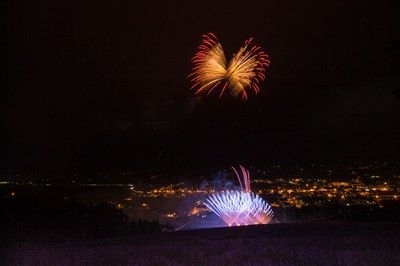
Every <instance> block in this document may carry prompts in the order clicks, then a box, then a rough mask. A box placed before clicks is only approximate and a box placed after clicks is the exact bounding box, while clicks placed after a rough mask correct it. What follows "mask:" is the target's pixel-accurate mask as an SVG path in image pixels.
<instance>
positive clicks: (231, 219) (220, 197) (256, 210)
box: [204, 166, 274, 226]
mask: <svg viewBox="0 0 400 266" xmlns="http://www.w3.org/2000/svg"><path fill="white" fill-rule="evenodd" d="M232 168H233V167H232ZM233 170H234V171H235V174H236V176H237V178H238V180H239V183H240V188H241V190H227V191H221V192H217V193H215V194H213V195H211V196H209V197H208V198H207V199H206V201H205V203H204V205H206V206H207V208H209V209H210V210H212V211H213V212H214V213H215V214H216V215H218V216H219V217H220V218H221V219H222V220H223V221H224V222H225V223H226V224H227V225H229V226H232V225H237V226H239V225H250V224H267V223H269V222H270V220H271V219H272V217H273V216H274V212H273V210H272V208H271V206H270V205H269V204H268V203H267V202H265V201H264V200H263V199H262V198H261V197H260V196H259V195H257V194H254V193H253V192H251V191H250V175H249V172H248V171H247V170H246V169H245V168H244V167H242V166H240V171H241V173H242V178H243V182H242V180H241V178H240V175H239V173H238V171H237V170H236V169H235V168H233ZM243 184H244V185H243Z"/></svg>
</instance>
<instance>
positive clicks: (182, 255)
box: [0, 223, 400, 265]
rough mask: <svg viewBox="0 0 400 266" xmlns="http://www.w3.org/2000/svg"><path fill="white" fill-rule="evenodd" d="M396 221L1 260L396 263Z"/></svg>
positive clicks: (220, 234) (32, 247)
mask: <svg viewBox="0 0 400 266" xmlns="http://www.w3.org/2000/svg"><path fill="white" fill-rule="evenodd" d="M399 236H400V225H399V224H360V223H325V224H318V223H317V224H313V223H293V224H270V225H263V226H246V227H231V228H214V229H201V230H191V231H189V230H188V231H180V232H171V233H162V234H155V235H142V236H132V237H126V238H113V239H101V240H98V241H81V242H62V243H59V242H58V243H24V244H21V245H18V246H15V247H6V248H3V249H2V250H0V257H2V258H4V260H3V262H4V264H6V265H88V264H89V265H92V264H96V265H99V264H100V265H400V253H399V250H400V242H399Z"/></svg>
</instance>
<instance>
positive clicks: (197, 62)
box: [189, 33, 270, 100]
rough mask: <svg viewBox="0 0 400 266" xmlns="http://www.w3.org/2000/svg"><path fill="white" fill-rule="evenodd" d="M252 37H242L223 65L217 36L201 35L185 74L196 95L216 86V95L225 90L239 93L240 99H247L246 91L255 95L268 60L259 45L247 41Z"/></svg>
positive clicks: (223, 60)
mask: <svg viewBox="0 0 400 266" xmlns="http://www.w3.org/2000/svg"><path fill="white" fill-rule="evenodd" d="M252 40H253V39H252V38H250V39H248V40H246V41H245V42H244V44H243V46H242V47H241V48H240V49H239V51H238V52H237V53H236V54H234V55H233V58H232V60H231V61H230V62H229V64H227V61H226V58H225V54H224V50H223V49H222V45H221V44H220V43H219V41H218V39H217V37H216V36H215V35H214V34H213V33H207V34H205V35H203V36H202V41H201V43H200V45H199V46H198V51H197V53H196V54H195V55H194V57H193V58H192V64H193V72H192V73H191V74H190V75H189V77H190V78H191V81H192V83H193V86H192V89H195V90H196V94H199V93H202V92H207V95H209V94H210V93H211V92H212V91H213V90H214V89H219V90H220V93H219V97H221V96H222V95H223V94H224V92H225V91H229V92H230V93H231V94H232V95H233V96H235V97H236V96H239V95H241V97H242V99H243V100H246V99H247V91H253V92H254V93H255V94H257V93H258V92H259V91H260V88H259V83H260V82H261V81H263V80H264V79H265V72H266V69H267V68H268V67H269V65H270V60H269V57H268V55H267V54H266V53H265V52H263V51H262V50H261V48H260V47H258V46H255V45H252V44H251V42H252Z"/></svg>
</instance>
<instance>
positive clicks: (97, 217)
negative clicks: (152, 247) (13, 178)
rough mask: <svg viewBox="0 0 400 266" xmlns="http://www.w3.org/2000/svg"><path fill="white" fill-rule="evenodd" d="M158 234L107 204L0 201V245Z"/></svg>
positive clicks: (152, 224) (151, 223)
mask: <svg viewBox="0 0 400 266" xmlns="http://www.w3.org/2000/svg"><path fill="white" fill-rule="evenodd" d="M161 231H162V226H161V225H160V224H159V223H158V222H157V221H146V220H139V221H130V220H129V218H128V216H127V215H126V214H124V212H123V211H122V210H119V209H116V208H115V207H114V206H113V205H111V204H108V203H99V204H93V205H92V204H84V203H79V202H75V201H72V200H49V199H32V198H3V199H0V243H2V244H3V245H4V244H5V245H7V244H8V243H15V242H21V241H23V242H26V241H60V240H65V239H93V238H102V237H113V236H121V235H128V234H149V233H158V232H161Z"/></svg>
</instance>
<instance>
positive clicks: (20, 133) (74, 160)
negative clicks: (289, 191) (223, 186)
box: [1, 0, 400, 173]
mask: <svg viewBox="0 0 400 266" xmlns="http://www.w3.org/2000/svg"><path fill="white" fill-rule="evenodd" d="M82 2H85V3H82ZM115 2H116V3H114V1H93V2H92V3H86V1H44V0H39V1H3V2H2V4H1V5H2V10H4V11H5V16H4V17H3V24H4V25H5V31H3V32H4V33H3V34H2V35H3V36H5V38H4V39H3V41H2V46H3V48H2V50H3V51H5V52H6V59H5V60H4V61H3V60H2V63H1V66H2V73H3V77H4V78H3V82H4V86H2V87H5V88H6V90H5V93H4V97H2V98H3V99H4V101H3V102H4V104H2V105H3V107H5V108H4V109H5V110H4V112H3V114H5V116H4V118H5V119H4V123H3V126H4V128H5V135H4V136H5V138H4V139H5V143H4V145H3V147H4V148H2V151H3V152H4V153H3V155H2V171H3V172H10V173H11V172H16V171H22V170H30V169H34V170H48V169H69V168H73V167H78V168H85V167H87V168H91V169H103V168H106V169H107V168H119V167H121V168H149V167H168V166H169V167H174V166H177V165H181V166H184V167H185V166H187V167H190V166H197V165H201V166H206V165H230V164H236V163H244V164H256V163H257V164H258V163H262V164H268V163H271V162H303V161H325V160H338V161H342V160H375V159H398V155H397V153H398V151H399V150H400V137H399V136H400V99H399V97H400V96H398V94H396V91H397V92H398V90H399V88H400V76H399V73H400V72H399V71H400V30H399V27H398V25H400V16H399V15H398V14H399V12H400V6H399V4H397V2H398V1H320V0H318V1H316V0H311V1H242V2H241V4H233V3H232V2H231V1H226V2H221V1H180V2H178V3H174V2H172V1H157V2H153V1H142V2H141V3H139V2H137V1H115ZM278 2H283V3H278ZM210 31H211V32H214V33H216V35H217V36H218V37H219V39H220V41H221V43H222V45H223V47H224V50H225V52H226V54H227V56H228V57H230V56H231V55H232V54H233V53H234V52H235V51H236V50H237V49H238V48H239V47H240V45H241V44H242V43H243V41H244V40H245V39H246V38H248V37H254V38H255V41H256V43H257V44H259V45H260V46H261V47H263V49H264V50H265V51H266V52H267V53H268V54H269V55H270V59H271V61H272V64H271V67H270V69H269V71H268V76H267V79H266V81H265V82H264V83H262V84H261V93H260V94H259V95H257V96H254V95H250V96H249V98H250V99H249V100H248V101H247V102H241V101H239V100H237V99H231V98H229V97H225V98H222V99H216V98H215V97H213V96H211V97H208V98H203V97H194V95H193V92H191V91H190V90H189V88H190V83H189V81H188V78H187V75H188V74H189V73H190V69H191V65H190V59H191V57H192V56H193V54H194V53H195V50H196V47H197V45H198V44H199V42H200V36H201V35H202V34H204V33H207V32H210Z"/></svg>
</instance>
